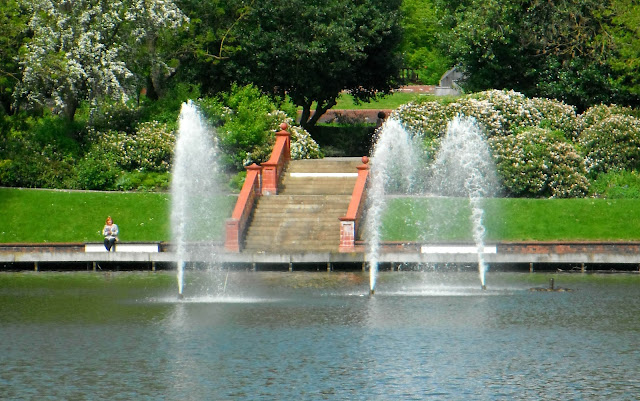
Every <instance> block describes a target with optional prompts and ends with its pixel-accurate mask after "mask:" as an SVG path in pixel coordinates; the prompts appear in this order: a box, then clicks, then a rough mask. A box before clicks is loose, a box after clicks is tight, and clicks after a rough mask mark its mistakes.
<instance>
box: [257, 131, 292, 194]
mask: <svg viewBox="0 0 640 401" xmlns="http://www.w3.org/2000/svg"><path fill="white" fill-rule="evenodd" d="M289 160H291V134H289V132H287V124H286V123H282V124H280V131H279V132H276V143H275V145H274V146H273V151H272V152H271V158H269V160H268V161H266V162H264V163H262V194H263V195H271V194H273V195H275V194H277V193H278V182H279V181H280V176H281V175H282V172H283V171H284V169H285V166H286V165H287V163H288V162H289Z"/></svg>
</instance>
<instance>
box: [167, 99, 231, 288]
mask: <svg viewBox="0 0 640 401" xmlns="http://www.w3.org/2000/svg"><path fill="white" fill-rule="evenodd" d="M216 159H217V152H216V147H215V142H214V131H213V129H212V128H211V127H209V126H208V124H207V123H206V122H205V120H204V117H203V116H202V115H201V114H200V112H199V110H198V108H197V107H196V105H195V104H194V103H193V102H192V101H190V100H189V101H188V102H185V103H183V104H182V108H181V110H180V117H179V119H178V134H177V137H176V145H175V151H174V158H173V168H172V172H171V231H172V233H171V234H172V242H173V245H174V246H175V253H176V259H177V272H178V273H177V276H178V277H177V279H178V297H179V298H180V299H181V297H182V292H183V289H184V271H185V268H186V267H187V264H188V263H190V262H192V261H206V262H209V263H215V255H216V251H215V249H214V246H213V241H214V240H215V239H216V234H217V233H214V232H213V231H212V229H211V227H212V225H213V223H214V221H213V219H214V213H215V211H216V210H217V206H216V203H217V196H216V195H217V194H218V192H219V191H218V186H217V183H216V176H217V172H218V168H217V162H216Z"/></svg>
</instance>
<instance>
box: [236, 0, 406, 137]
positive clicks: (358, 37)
mask: <svg viewBox="0 0 640 401" xmlns="http://www.w3.org/2000/svg"><path fill="white" fill-rule="evenodd" d="M400 4H401V0H358V1H354V0H325V1H320V0H314V1H309V0H262V1H258V2H255V3H254V5H253V6H252V7H251V10H250V12H249V13H248V14H247V16H246V18H244V19H243V20H242V21H241V22H240V27H239V32H238V34H237V37H236V38H237V39H238V44H239V50H238V52H237V53H236V55H235V56H234V57H233V59H232V60H230V65H229V67H230V68H232V69H233V72H234V76H236V77H237V79H238V80H239V81H240V82H243V83H251V82H252V83H254V84H256V85H257V86H258V87H260V88H261V90H263V91H264V92H266V93H271V94H273V95H276V96H281V97H284V96H285V95H287V96H289V97H290V99H291V100H292V101H293V103H294V104H296V105H298V106H301V107H302V116H301V120H300V121H301V125H302V126H303V127H305V128H306V127H310V126H313V125H314V124H315V123H316V122H317V121H318V119H319V118H320V116H322V114H324V113H325V112H326V111H327V110H329V109H330V108H331V107H333V106H334V105H335V104H336V101H337V98H338V96H339V95H340V93H341V92H342V91H344V90H348V91H350V92H351V94H352V95H353V96H354V98H355V99H356V100H358V101H369V100H371V99H373V98H376V97H377V96H379V95H381V94H384V93H389V92H390V91H391V89H393V88H394V87H395V86H396V77H397V76H398V72H399V69H400V64H401V59H400V57H399V54H398V46H399V44H400V40H401V30H400V25H399V21H400V13H399V8H400ZM314 103H315V109H314V111H313V114H312V105H313V104H314Z"/></svg>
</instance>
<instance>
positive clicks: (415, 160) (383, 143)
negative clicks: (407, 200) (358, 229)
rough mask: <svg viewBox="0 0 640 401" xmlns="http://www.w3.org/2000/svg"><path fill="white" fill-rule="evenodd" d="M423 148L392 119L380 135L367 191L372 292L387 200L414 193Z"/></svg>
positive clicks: (366, 225) (371, 164)
mask: <svg viewBox="0 0 640 401" xmlns="http://www.w3.org/2000/svg"><path fill="white" fill-rule="evenodd" d="M420 149H421V147H420V146H419V144H418V143H417V142H416V138H414V137H413V136H412V135H410V134H409V133H408V132H407V131H406V130H405V129H404V128H403V127H402V125H401V124H400V123H399V122H398V121H396V120H394V119H388V120H386V121H385V123H384V124H383V125H382V127H381V128H380V131H379V137H378V140H377V141H376V143H375V145H374V148H373V150H372V152H371V161H370V163H369V165H370V166H371V167H370V172H369V173H370V178H369V179H370V181H369V189H368V191H367V193H368V196H367V212H366V219H365V232H366V236H367V253H366V256H367V261H368V265H369V289H370V291H371V293H373V292H374V291H375V287H376V278H377V273H378V256H379V248H380V226H381V225H382V216H383V214H384V211H385V208H386V202H385V200H386V196H387V195H388V194H391V193H399V194H409V193H412V192H414V190H415V187H414V184H415V183H416V182H417V181H419V180H417V177H416V174H417V173H418V172H419V168H417V167H418V166H419V165H420V163H419V161H420V160H421V153H420Z"/></svg>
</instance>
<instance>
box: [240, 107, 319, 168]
mask: <svg viewBox="0 0 640 401" xmlns="http://www.w3.org/2000/svg"><path fill="white" fill-rule="evenodd" d="M267 118H268V120H269V125H270V126H271V127H272V130H270V131H269V134H268V135H267V140H266V141H265V142H264V143H263V144H262V145H261V146H259V147H256V148H255V149H254V150H253V151H252V152H248V153H247V157H246V158H245V160H244V165H245V166H248V165H250V164H252V163H262V162H265V161H267V160H268V159H269V157H271V152H272V151H273V146H274V145H275V139H276V135H275V133H276V131H279V130H280V124H282V123H285V124H287V126H288V127H289V128H288V131H289V132H290V133H291V158H292V159H294V160H299V159H317V158H321V157H322V152H321V151H320V146H318V144H317V143H316V141H314V140H313V138H311V135H309V133H308V132H307V131H306V130H305V129H304V128H302V127H300V126H299V125H293V119H292V118H291V117H289V116H287V114H286V113H285V112H284V111H282V110H276V111H273V112H271V113H269V114H268V115H267Z"/></svg>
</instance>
